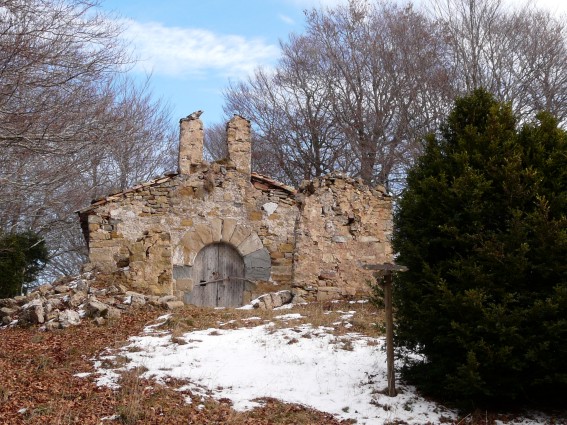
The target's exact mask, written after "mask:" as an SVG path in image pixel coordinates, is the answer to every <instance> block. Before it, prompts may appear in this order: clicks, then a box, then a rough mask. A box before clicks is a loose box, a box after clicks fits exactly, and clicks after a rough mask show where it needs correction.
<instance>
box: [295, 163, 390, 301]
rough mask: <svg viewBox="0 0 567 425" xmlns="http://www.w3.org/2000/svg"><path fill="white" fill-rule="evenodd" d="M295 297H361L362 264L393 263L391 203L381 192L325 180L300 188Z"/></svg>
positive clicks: (365, 277)
mask: <svg viewBox="0 0 567 425" xmlns="http://www.w3.org/2000/svg"><path fill="white" fill-rule="evenodd" d="M297 200H298V206H299V211H300V213H299V221H298V226H297V232H296V251H295V273H294V285H295V286H296V289H295V293H296V294H298V295H300V296H302V297H307V298H316V299H318V300H327V299H333V298H338V297H341V296H345V295H355V294H357V293H358V294H360V293H366V292H368V290H369V285H368V284H369V283H370V282H372V281H373V278H372V275H371V274H370V273H369V272H365V271H363V270H362V269H361V266H360V265H361V264H362V263H371V264H379V263H386V262H392V260H393V255H392V249H391V245H390V237H391V233H392V215H391V207H392V200H391V198H390V197H389V196H388V195H386V194H385V190H384V189H383V188H381V187H379V188H370V187H368V186H366V185H364V184H362V181H361V180H354V179H352V178H348V177H346V176H344V175H341V174H330V175H328V176H325V177H321V178H316V179H314V180H312V181H308V182H304V183H303V184H302V186H301V187H300V189H299V193H298V195H297Z"/></svg>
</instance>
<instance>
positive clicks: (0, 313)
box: [0, 307, 18, 317]
mask: <svg viewBox="0 0 567 425" xmlns="http://www.w3.org/2000/svg"><path fill="white" fill-rule="evenodd" d="M17 312H18V309H16V308H10V307H2V308H0V317H6V316H12V315H13V314H14V313H17Z"/></svg>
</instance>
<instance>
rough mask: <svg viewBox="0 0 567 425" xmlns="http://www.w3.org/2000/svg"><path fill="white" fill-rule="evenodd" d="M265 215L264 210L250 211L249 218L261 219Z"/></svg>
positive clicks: (252, 219)
mask: <svg viewBox="0 0 567 425" xmlns="http://www.w3.org/2000/svg"><path fill="white" fill-rule="evenodd" d="M263 217H264V214H262V211H250V213H248V219H249V220H250V221H261V220H262V218H263Z"/></svg>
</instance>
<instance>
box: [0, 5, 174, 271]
mask: <svg viewBox="0 0 567 425" xmlns="http://www.w3.org/2000/svg"><path fill="white" fill-rule="evenodd" d="M97 6H98V4H97V1H90V0H0V150H1V152H2V155H1V156H0V227H1V228H3V229H5V230H7V231H12V230H25V229H29V228H31V229H33V230H34V231H36V232H37V231H39V232H41V233H42V234H43V235H44V236H45V238H46V240H47V241H48V243H49V248H50V255H51V256H52V264H53V265H54V267H53V268H52V271H53V273H57V272H62V271H68V270H70V269H72V268H74V269H75V270H76V269H77V266H78V259H79V258H81V255H84V243H82V240H81V239H80V234H79V233H78V226H77V225H76V218H75V216H74V213H73V211H74V210H76V209H78V208H80V207H82V206H84V205H86V204H88V202H89V201H90V199H92V198H94V197H97V196H100V195H102V194H105V193H107V192H108V191H109V190H113V189H123V188H125V187H127V186H129V185H131V184H132V183H133V182H136V181H139V180H144V179H147V178H149V177H150V176H151V175H153V174H155V173H159V172H161V171H163V170H164V169H165V168H168V167H170V166H171V165H169V166H168V161H169V158H173V155H172V152H171V147H172V145H173V144H174V137H173V134H174V131H175V130H173V128H172V126H171V124H170V122H171V120H169V111H168V109H167V107H166V106H165V105H164V104H163V102H161V101H159V100H154V99H153V96H152V94H151V92H150V91H149V86H147V85H146V86H138V85H136V84H134V83H133V82H132V81H131V80H129V79H128V78H127V77H126V76H125V74H124V70H125V67H126V66H127V65H128V64H131V63H132V61H131V59H130V55H129V53H128V51H127V49H126V48H125V47H124V46H123V45H121V43H120V41H119V40H120V39H119V37H118V36H119V34H120V28H119V27H117V26H116V24H115V21H113V20H111V19H108V18H107V17H106V16H103V15H102V14H100V12H99V10H98V7H97Z"/></svg>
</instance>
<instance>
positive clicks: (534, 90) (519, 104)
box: [430, 0, 567, 121]
mask: <svg viewBox="0 0 567 425" xmlns="http://www.w3.org/2000/svg"><path fill="white" fill-rule="evenodd" d="M430 13H431V16H432V17H433V18H434V19H436V21H437V23H438V24H439V25H440V27H441V28H442V30H443V33H444V39H445V40H446V42H447V46H448V48H449V49H450V63H451V64H452V66H453V68H454V76H455V78H454V80H453V81H454V83H455V89H456V90H457V92H458V93H460V94H464V93H466V92H469V91H471V90H473V89H476V88H479V87H483V88H485V89H487V90H488V91H490V92H491V93H493V94H494V95H495V96H496V97H497V98H498V99H499V100H501V101H505V102H510V103H511V105H512V108H513V110H514V112H515V113H516V115H518V116H519V117H520V118H521V119H524V120H525V119H530V118H533V117H534V115H535V114H536V113H537V112H539V111H541V110H547V111H549V112H551V113H552V114H553V115H555V116H556V117H558V119H559V120H560V121H565V119H566V118H567V102H566V100H567V27H566V25H567V24H566V23H565V20H564V19H559V18H556V17H554V16H552V15H551V13H549V12H546V11H542V10H537V9H535V8H533V7H529V6H525V7H522V8H519V9H506V8H504V7H503V5H502V2H501V1H500V0H437V1H434V2H433V3H432V7H431V10H430Z"/></svg>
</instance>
